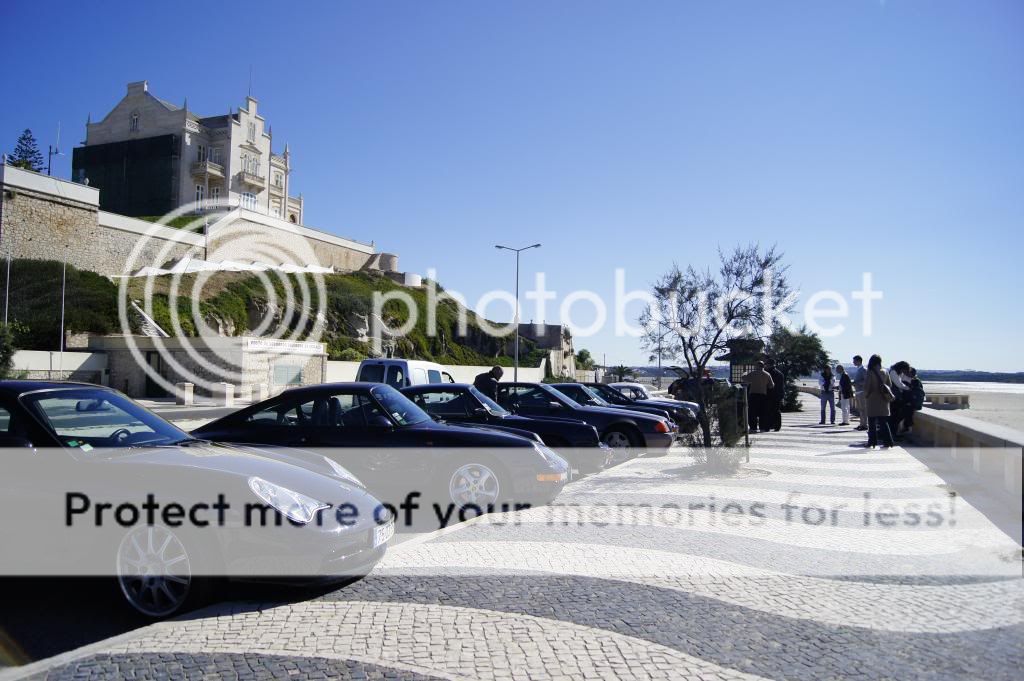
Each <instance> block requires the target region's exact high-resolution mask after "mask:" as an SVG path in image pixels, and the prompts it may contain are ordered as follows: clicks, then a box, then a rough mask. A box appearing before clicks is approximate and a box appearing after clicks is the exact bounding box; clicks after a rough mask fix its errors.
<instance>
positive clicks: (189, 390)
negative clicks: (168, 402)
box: [174, 383, 196, 406]
mask: <svg viewBox="0 0 1024 681" xmlns="http://www.w3.org/2000/svg"><path fill="white" fill-rule="evenodd" d="M195 390H196V386H195V384H194V383H175V384H174V403H175V404H184V405H187V406H191V405H193V404H195Z"/></svg>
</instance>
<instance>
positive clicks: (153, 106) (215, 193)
mask: <svg viewBox="0 0 1024 681" xmlns="http://www.w3.org/2000/svg"><path fill="white" fill-rule="evenodd" d="M272 141H273V140H272V137H271V130H270V126H269V125H267V123H266V121H265V120H264V119H263V117H262V116H260V115H259V112H258V110H257V102H256V99H255V98H253V97H252V96H249V97H246V99H245V104H244V105H243V106H241V107H239V108H238V110H237V111H229V112H228V113H227V114H225V115H221V116H206V117H203V116H198V115H196V114H195V113H193V112H192V111H189V108H188V100H187V99H186V100H185V101H184V103H183V104H182V106H176V105H174V104H171V103H170V102H167V101H165V100H162V99H160V98H158V97H156V96H154V95H153V94H152V93H151V92H150V91H149V86H148V83H147V82H146V81H139V82H135V83H129V84H128V92H127V94H125V96H124V98H122V99H121V101H120V102H118V103H117V105H116V106H115V107H114V108H113V109H112V110H111V111H110V113H108V114H107V115H106V116H104V117H103V119H102V120H101V121H99V122H97V123H93V122H91V120H90V121H89V122H88V123H86V138H85V142H84V146H81V147H77V148H75V150H74V157H73V160H72V177H73V179H74V180H75V181H76V182H82V183H86V182H87V183H88V184H89V185H91V186H94V187H97V188H99V189H100V190H101V195H100V196H101V208H103V209H104V210H108V211H111V212H114V213H120V214H122V215H131V216H159V215H163V214H166V213H168V212H170V211H172V210H174V209H176V208H178V207H180V206H183V205H186V204H191V203H192V202H198V203H199V204H200V205H201V206H202V205H206V204H207V203H211V204H212V203H222V202H225V201H226V202H227V203H228V204H229V205H231V206H235V207H240V208H244V209H248V210H251V211H254V212H257V213H262V214H264V215H268V216H271V217H275V218H280V219H283V220H286V221H288V222H291V223H293V224H300V225H301V224H302V222H303V214H302V213H303V203H302V197H301V196H300V197H294V196H291V195H290V194H289V174H290V171H291V158H290V153H289V151H288V146H287V145H285V146H284V149H283V153H280V154H275V153H273V151H272V146H271V145H272Z"/></svg>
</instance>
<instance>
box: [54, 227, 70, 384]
mask: <svg viewBox="0 0 1024 681" xmlns="http://www.w3.org/2000/svg"><path fill="white" fill-rule="evenodd" d="M69 246H70V244H65V245H64V265H63V267H62V268H61V271H60V358H59V359H58V360H57V380H58V381H60V380H63V378H62V374H63V373H64V291H65V288H66V285H67V280H68V247H69ZM50 366H53V365H52V364H51V365H50Z"/></svg>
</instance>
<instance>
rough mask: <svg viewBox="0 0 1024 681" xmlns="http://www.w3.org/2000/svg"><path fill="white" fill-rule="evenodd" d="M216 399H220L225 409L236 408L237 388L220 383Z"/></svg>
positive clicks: (229, 384)
mask: <svg viewBox="0 0 1024 681" xmlns="http://www.w3.org/2000/svg"><path fill="white" fill-rule="evenodd" d="M214 397H215V398H219V399H220V400H221V401H222V403H223V405H224V406H225V407H233V406H235V386H234V385H232V384H231V383H218V384H217V391H216V393H215V395H214Z"/></svg>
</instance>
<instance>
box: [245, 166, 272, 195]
mask: <svg viewBox="0 0 1024 681" xmlns="http://www.w3.org/2000/svg"><path fill="white" fill-rule="evenodd" d="M238 181H239V182H240V183H242V186H244V187H246V188H248V189H251V190H252V191H254V192H261V191H263V190H264V189H265V188H266V186H267V180H266V178H265V177H262V176H260V175H257V174H256V173H250V172H248V171H246V170H243V171H241V172H239V173H238Z"/></svg>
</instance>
